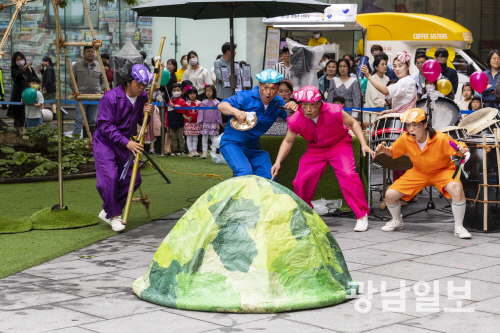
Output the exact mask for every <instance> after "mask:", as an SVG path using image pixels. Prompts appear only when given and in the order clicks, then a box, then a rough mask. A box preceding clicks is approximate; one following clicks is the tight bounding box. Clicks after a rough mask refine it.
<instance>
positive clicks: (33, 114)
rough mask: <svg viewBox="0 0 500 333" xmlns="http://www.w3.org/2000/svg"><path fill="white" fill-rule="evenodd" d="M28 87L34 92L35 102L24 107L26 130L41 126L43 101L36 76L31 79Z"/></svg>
mask: <svg viewBox="0 0 500 333" xmlns="http://www.w3.org/2000/svg"><path fill="white" fill-rule="evenodd" d="M29 85H30V87H31V88H33V89H35V90H36V101H35V102H33V103H31V104H27V105H26V108H25V112H26V128H30V127H35V126H38V125H42V124H43V118H42V106H43V102H44V99H43V94H42V93H41V92H40V79H39V78H38V77H36V76H34V77H32V78H31V82H30V83H29ZM23 103H24V101H23Z"/></svg>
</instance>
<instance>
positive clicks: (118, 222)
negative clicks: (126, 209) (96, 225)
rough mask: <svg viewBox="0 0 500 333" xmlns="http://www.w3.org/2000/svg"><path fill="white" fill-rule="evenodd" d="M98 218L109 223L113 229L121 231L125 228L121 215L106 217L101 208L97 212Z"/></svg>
mask: <svg viewBox="0 0 500 333" xmlns="http://www.w3.org/2000/svg"><path fill="white" fill-rule="evenodd" d="M99 218H100V219H101V220H103V221H104V222H106V223H107V224H109V225H110V226H111V229H113V231H117V232H118V231H122V230H123V229H125V225H124V224H123V223H122V217H121V216H115V217H112V218H110V219H108V218H107V217H106V212H105V211H104V209H103V210H101V212H100V213H99Z"/></svg>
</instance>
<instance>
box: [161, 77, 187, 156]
mask: <svg viewBox="0 0 500 333" xmlns="http://www.w3.org/2000/svg"><path fill="white" fill-rule="evenodd" d="M181 94H182V93H181V85H180V84H178V83H174V84H173V85H172V96H173V97H172V99H171V100H170V102H169V103H168V106H170V107H172V108H178V107H186V102H185V101H184V100H183V99H182V98H181ZM183 111H184V110H169V111H168V113H167V118H166V119H165V126H168V135H170V138H171V139H172V155H177V156H180V155H184V149H185V144H184V119H183Z"/></svg>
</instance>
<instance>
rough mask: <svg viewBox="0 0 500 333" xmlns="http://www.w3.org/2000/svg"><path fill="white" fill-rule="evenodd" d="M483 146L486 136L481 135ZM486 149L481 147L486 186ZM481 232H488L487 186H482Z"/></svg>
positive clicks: (485, 183)
mask: <svg viewBox="0 0 500 333" xmlns="http://www.w3.org/2000/svg"><path fill="white" fill-rule="evenodd" d="M483 146H486V134H483ZM486 156H487V155H486V147H483V183H484V185H488V169H487V164H486ZM483 191H484V192H483V195H484V199H483V200H484V205H483V230H484V231H486V230H488V202H487V201H488V186H483Z"/></svg>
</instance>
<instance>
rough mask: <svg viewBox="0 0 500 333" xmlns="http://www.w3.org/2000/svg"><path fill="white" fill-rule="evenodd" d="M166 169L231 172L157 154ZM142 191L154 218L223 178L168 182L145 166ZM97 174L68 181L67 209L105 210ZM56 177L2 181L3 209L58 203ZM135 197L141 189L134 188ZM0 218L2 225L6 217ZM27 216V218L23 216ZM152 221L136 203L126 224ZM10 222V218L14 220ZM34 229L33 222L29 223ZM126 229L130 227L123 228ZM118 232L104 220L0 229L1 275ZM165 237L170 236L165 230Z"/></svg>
mask: <svg viewBox="0 0 500 333" xmlns="http://www.w3.org/2000/svg"><path fill="white" fill-rule="evenodd" d="M155 161H156V162H157V163H158V164H159V165H161V167H162V168H163V169H165V170H167V169H169V170H176V171H178V172H182V173H193V174H217V175H220V176H222V177H223V178H224V179H228V178H230V177H231V176H232V171H231V170H230V169H229V167H228V166H227V165H216V164H215V163H213V162H212V161H210V160H209V159H208V160H202V159H199V158H188V157H158V156H157V157H155ZM141 175H142V180H143V182H142V190H143V193H144V194H148V198H149V199H151V200H152V202H151V205H150V207H149V210H150V213H151V219H157V218H160V217H164V216H166V215H169V214H172V213H174V212H177V211H179V210H181V209H183V208H189V206H190V205H191V204H192V203H193V202H194V201H195V199H196V198H197V197H198V196H200V195H201V194H203V193H204V192H205V191H206V190H208V189H209V188H211V187H212V186H214V185H216V184H218V183H219V182H220V181H221V180H220V179H217V178H213V177H198V176H191V175H180V174H176V173H172V172H166V175H167V177H168V178H170V180H171V181H172V183H171V184H167V183H166V182H165V180H163V178H162V177H161V176H160V175H159V174H158V172H156V170H153V169H150V168H146V169H143V170H141ZM95 184H96V180H95V178H86V179H77V180H68V181H64V191H63V193H64V205H65V206H67V207H68V210H69V211H74V212H82V213H87V214H90V215H93V216H97V214H98V213H99V212H100V211H101V204H102V201H101V198H100V197H99V194H98V193H97V190H96V188H95ZM58 188H59V184H58V182H57V181H53V182H40V183H24V184H4V185H2V191H1V192H0V202H1V203H2V204H1V207H2V209H1V211H0V214H1V215H2V216H3V217H5V218H7V219H22V218H26V217H29V216H31V215H33V214H34V213H36V212H38V211H40V210H42V209H44V208H47V207H52V206H53V205H54V204H56V203H59V191H58ZM135 196H136V197H138V196H139V193H136V195H135ZM3 220H4V219H0V228H2V221H3ZM22 220H23V221H24V219H22ZM148 221H149V220H148V219H147V216H146V211H145V209H144V207H143V206H142V204H140V203H132V206H131V209H130V215H129V220H128V224H127V229H125V230H130V229H133V228H135V227H138V226H140V225H143V224H145V223H147V222H148ZM10 222H11V221H10ZM30 228H31V226H30ZM125 232H126V231H125ZM113 235H116V232H114V231H113V230H111V228H110V226H109V225H108V224H106V223H104V222H101V223H98V224H96V225H93V226H89V227H85V228H77V229H63V230H31V231H29V232H24V233H15V234H0V278H3V277H6V276H9V275H11V274H14V273H16V272H19V271H22V270H24V269H27V268H29V267H33V266H35V265H38V264H40V263H42V262H45V261H48V260H51V259H54V258H57V257H59V256H61V255H64V254H66V253H69V252H72V251H75V250H78V249H80V248H83V247H85V246H88V245H91V244H93V243H95V242H97V241H99V240H102V239H105V238H108V237H111V236H113ZM165 236H166V235H165Z"/></svg>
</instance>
